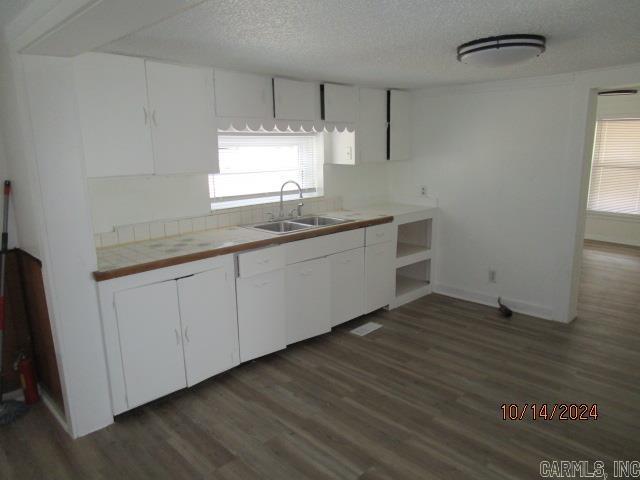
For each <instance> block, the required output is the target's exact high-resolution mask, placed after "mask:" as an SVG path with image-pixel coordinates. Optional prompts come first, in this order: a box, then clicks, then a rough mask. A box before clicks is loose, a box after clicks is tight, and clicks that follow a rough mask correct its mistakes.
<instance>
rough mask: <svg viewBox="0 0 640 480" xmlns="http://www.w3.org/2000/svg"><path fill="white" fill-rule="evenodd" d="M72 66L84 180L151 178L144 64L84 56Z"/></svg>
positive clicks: (129, 59)
mask: <svg viewBox="0 0 640 480" xmlns="http://www.w3.org/2000/svg"><path fill="white" fill-rule="evenodd" d="M74 68H75V77H76V90H77V96H78V111H79V114H80V123H81V129H82V141H83V144H84V156H85V163H86V168H87V176H88V177H110V176H121V175H144V174H152V173H153V150H152V147H151V130H150V127H149V125H150V122H151V116H150V112H149V109H148V106H147V83H146V76H145V69H144V60H142V59H140V58H132V57H124V56H120V55H107V54H102V53H87V54H84V55H80V56H79V57H78V58H77V59H76V60H75V64H74Z"/></svg>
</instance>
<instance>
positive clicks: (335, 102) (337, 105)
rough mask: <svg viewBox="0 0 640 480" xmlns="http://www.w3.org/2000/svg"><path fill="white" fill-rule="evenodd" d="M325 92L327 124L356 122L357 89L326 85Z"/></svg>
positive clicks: (324, 106)
mask: <svg viewBox="0 0 640 480" xmlns="http://www.w3.org/2000/svg"><path fill="white" fill-rule="evenodd" d="M323 90H324V98H323V99H324V102H323V103H324V105H323V108H324V120H325V121H327V122H346V123H353V122H355V121H356V114H357V106H358V90H357V88H356V87H351V86H346V85H334V84H331V83H325V84H324V85H323Z"/></svg>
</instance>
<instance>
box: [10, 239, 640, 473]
mask: <svg viewBox="0 0 640 480" xmlns="http://www.w3.org/2000/svg"><path fill="white" fill-rule="evenodd" d="M584 260H585V261H584V272H583V277H582V289H581V295H580V311H579V317H578V319H577V320H576V321H575V322H573V323H572V324H570V325H562V324H558V323H554V322H548V321H543V320H537V319H534V318H530V317H525V316H522V315H515V316H514V317H513V318H512V319H511V320H504V319H502V318H499V317H498V316H497V315H496V312H495V310H494V309H491V308H488V307H484V306H479V305H475V304H472V303H468V302H463V301H459V300H454V299H451V298H447V297H444V296H439V295H432V296H429V297H426V298H424V299H421V300H419V301H416V302H414V303H412V304H410V305H407V306H405V307H403V308H399V309H397V310H394V311H392V312H377V313H375V314H372V315H370V316H369V317H368V318H367V319H366V320H375V321H378V322H380V323H382V324H383V325H384V327H383V328H382V329H380V330H378V331H376V332H374V333H372V334H370V335H368V336H366V337H362V338H361V337H357V336H354V335H351V334H349V330H350V329H351V328H353V327H355V326H357V325H359V324H361V323H363V320H356V321H354V322H351V323H350V324H347V325H344V326H342V327H340V328H338V329H337V330H335V331H334V332H332V333H331V334H327V335H324V336H322V337H320V338H316V339H313V340H310V341H307V342H304V343H302V344H299V345H297V346H295V347H293V348H289V349H287V350H285V351H283V352H280V353H278V354H274V355H271V356H269V357H267V358H263V359H261V360H259V361H256V362H252V363H249V364H245V365H242V366H241V367H239V368H237V369H235V370H233V371H231V372H228V373H226V374H223V375H221V376H219V377H217V378H215V379H212V380H209V381H207V382H204V383H203V384H201V385H199V386H198V387H196V388H194V389H191V390H189V391H183V392H179V393H177V394H174V395H172V396H170V397H168V398H165V399H162V400H160V401H157V402H154V403H153V404H150V405H147V406H145V407H142V408H139V409H137V410H135V411H133V412H130V413H128V414H125V415H123V416H121V417H120V418H118V419H117V422H116V423H115V425H113V426H111V427H109V428H107V429H105V430H102V431H100V432H97V433H95V434H92V435H89V436H88V437H85V438H81V439H79V440H76V441H72V440H71V439H70V438H68V437H67V435H66V434H65V433H64V432H63V431H62V429H61V428H60V427H59V426H58V425H57V424H56V422H55V421H54V420H53V419H52V418H51V417H50V415H49V414H48V413H47V411H46V409H45V408H44V407H43V406H42V405H39V406H37V407H36V408H34V409H33V410H32V411H31V412H30V413H29V414H28V415H27V416H26V417H24V418H23V419H22V420H21V421H19V422H18V423H15V424H14V425H11V426H9V427H3V428H2V430H0V478H3V479H23V478H37V479H44V478H46V479H57V478H74V479H93V478H104V479H113V478H154V479H161V478H171V479H181V478H185V479H186V478H206V479H254V478H255V479H257V478H263V479H283V480H288V479H296V480H297V479H329V478H353V479H356V478H359V479H363V480H364V479H367V480H373V479H405V478H406V479H429V478H437V479H447V480H448V479H463V478H482V479H492V480H496V479H504V478H516V479H520V478H539V475H538V468H539V462H540V461H541V460H544V459H558V460H561V459H571V460H604V461H606V462H610V461H612V460H614V459H633V458H635V459H640V249H634V248H624V247H616V246H611V245H605V244H596V243H588V244H587V245H586V248H585V250H584ZM534 402H537V403H549V404H553V403H570V402H577V403H589V404H592V403H597V404H598V413H599V417H598V419H597V420H592V421H586V422H584V421H582V422H581V421H565V422H561V421H558V420H557V419H555V420H549V421H544V420H538V421H532V420H530V419H529V420H523V421H504V420H502V414H501V410H500V405H501V404H502V403H520V404H525V403H527V404H531V403H534Z"/></svg>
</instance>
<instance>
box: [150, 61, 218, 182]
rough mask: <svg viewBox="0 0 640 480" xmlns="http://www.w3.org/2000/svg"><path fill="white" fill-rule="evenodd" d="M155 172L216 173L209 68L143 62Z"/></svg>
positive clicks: (216, 154) (215, 144) (216, 156)
mask: <svg viewBox="0 0 640 480" xmlns="http://www.w3.org/2000/svg"><path fill="white" fill-rule="evenodd" d="M147 83H148V87H149V107H150V108H151V123H152V129H151V131H152V137H153V152H154V165H155V169H154V171H155V173H156V174H159V175H162V174H172V173H217V172H218V134H217V129H216V122H215V117H214V112H213V102H214V100H213V71H212V70H211V69H208V68H190V67H182V66H178V65H170V64H167V63H157V62H147Z"/></svg>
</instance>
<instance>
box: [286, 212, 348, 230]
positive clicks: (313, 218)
mask: <svg viewBox="0 0 640 480" xmlns="http://www.w3.org/2000/svg"><path fill="white" fill-rule="evenodd" d="M351 221H352V220H344V219H342V218H334V217H323V216H321V215H310V216H307V217H301V218H296V219H295V220H294V222H296V223H302V224H304V225H311V226H312V227H328V226H330V225H339V224H341V223H347V222H351Z"/></svg>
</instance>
